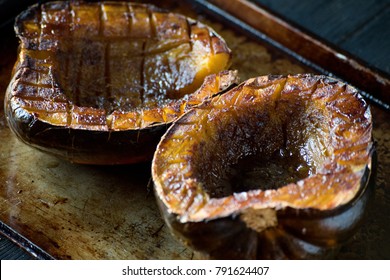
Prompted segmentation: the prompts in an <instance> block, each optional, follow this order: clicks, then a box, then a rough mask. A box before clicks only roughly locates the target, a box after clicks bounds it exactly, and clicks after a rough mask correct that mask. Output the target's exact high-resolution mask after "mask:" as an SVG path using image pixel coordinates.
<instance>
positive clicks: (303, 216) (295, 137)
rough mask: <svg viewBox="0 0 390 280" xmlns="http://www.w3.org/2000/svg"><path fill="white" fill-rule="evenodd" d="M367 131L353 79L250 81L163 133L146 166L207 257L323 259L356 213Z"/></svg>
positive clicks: (349, 229) (352, 226)
mask: <svg viewBox="0 0 390 280" xmlns="http://www.w3.org/2000/svg"><path fill="white" fill-rule="evenodd" d="M371 133H372V121H371V114H370V110H369V107H368V105H367V104H366V103H365V102H364V100H363V99H362V98H361V97H360V95H359V93H358V91H357V90H356V89H354V88H353V87H351V86H348V85H346V84H344V83H342V82H339V81H337V80H334V79H331V78H328V77H324V76H315V75H296V76H264V77H258V78H254V79H250V80H248V81H246V82H244V83H242V84H241V85H239V86H237V87H235V88H233V89H231V90H230V91H228V92H226V93H224V94H221V95H218V96H216V97H214V98H213V99H212V100H209V101H206V102H204V103H203V104H201V105H199V106H198V107H196V108H193V109H192V110H191V111H189V112H188V113H187V114H185V115H184V116H183V117H181V118H180V119H179V120H177V121H176V122H175V123H174V125H173V126H172V127H171V128H170V129H169V130H168V131H167V133H166V134H165V135H164V137H163V138H162V140H161V142H160V143H159V145H158V148H157V151H156V153H155V155H154V159H153V164H152V174H153V181H154V184H155V191H156V197H157V201H158V203H159V205H160V207H161V209H162V213H163V215H164V217H165V219H166V221H167V223H168V225H170V227H171V228H172V230H173V231H174V232H175V233H176V234H177V235H179V236H180V238H181V239H183V240H184V242H185V243H187V244H189V245H191V246H193V247H194V249H195V250H198V251H201V252H203V253H204V254H206V255H207V256H208V257H210V258H321V257H325V256H327V255H328V254H329V252H330V251H332V250H334V249H335V248H337V247H338V246H339V245H340V244H341V243H342V242H344V241H345V240H347V239H348V238H350V237H351V235H352V234H353V232H354V231H355V230H356V227H357V225H358V224H359V223H360V221H361V219H362V216H363V213H364V209H365V207H366V204H367V201H368V198H369V194H370V193H371V191H370V190H369V189H370V188H369V187H368V185H369V182H371V183H372V180H373V177H374V176H373V175H372V173H373V151H374V148H373V142H372V134H371ZM370 180H371V181H370ZM202 235H204V236H203V237H202ZM244 238H246V240H247V241H244V240H243V239H244ZM202 244H208V245H209V246H206V245H202ZM212 244H213V245H212ZM224 246H226V248H225V247H224ZM229 246H230V247H232V248H231V249H229ZM266 248H268V249H266ZM286 248H287V249H286Z"/></svg>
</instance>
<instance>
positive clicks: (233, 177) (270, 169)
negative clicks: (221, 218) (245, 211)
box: [210, 148, 312, 197]
mask: <svg viewBox="0 0 390 280" xmlns="http://www.w3.org/2000/svg"><path fill="white" fill-rule="evenodd" d="M311 174H312V170H311V167H310V166H309V165H308V163H307V162H306V161H305V160H304V159H303V158H302V157H301V156H299V155H297V154H296V153H292V152H291V151H289V150H287V149H284V148H281V149H280V150H277V151H275V152H274V153H273V154H272V155H271V156H270V157H268V158H267V157H263V156H258V155H257V156H249V157H245V158H241V159H239V160H238V162H237V163H235V164H233V165H232V166H230V167H229V168H227V170H226V172H225V174H224V176H223V177H221V180H220V181H219V182H218V186H216V187H215V188H214V189H213V192H212V193H211V194H210V195H211V196H212V197H223V196H226V195H231V194H232V193H239V192H246V191H249V190H255V189H261V190H268V189H277V188H279V187H282V186H285V185H287V184H289V183H296V182H297V181H299V180H302V179H304V178H306V177H308V176H309V175H311Z"/></svg>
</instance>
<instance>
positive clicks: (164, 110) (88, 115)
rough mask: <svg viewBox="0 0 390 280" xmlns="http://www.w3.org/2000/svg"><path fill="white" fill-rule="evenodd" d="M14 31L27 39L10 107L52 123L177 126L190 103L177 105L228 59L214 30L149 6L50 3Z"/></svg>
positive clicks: (105, 126)
mask: <svg viewBox="0 0 390 280" xmlns="http://www.w3.org/2000/svg"><path fill="white" fill-rule="evenodd" d="M15 28H16V33H17V36H18V37H19V39H20V41H21V45H20V52H19V57H18V61H17V63H16V65H15V69H14V77H13V80H12V81H11V84H10V88H9V91H10V92H9V94H8V95H9V96H8V99H9V101H8V102H9V103H10V105H9V106H10V110H12V111H13V112H16V114H15V116H14V118H16V119H17V118H25V117H26V115H33V116H34V118H35V119H37V120H40V121H43V122H47V123H50V124H53V125H55V126H62V127H70V128H76V129H87V130H126V129H139V128H144V127H147V126H149V125H150V124H155V123H166V122H170V121H172V120H173V119H175V118H176V117H177V116H178V115H180V114H181V113H182V112H183V110H184V109H183V108H184V107H185V106H186V105H187V103H186V102H185V101H187V100H184V101H183V100H182V101H181V102H179V103H177V102H176V101H177V100H179V99H182V98H183V97H184V98H186V97H185V96H186V95H187V94H191V93H193V92H194V91H196V89H198V88H199V87H200V86H201V85H202V83H203V80H204V78H205V77H206V76H207V75H209V74H213V73H218V72H219V71H221V70H224V69H226V68H227V67H228V65H229V61H230V50H229V49H228V47H227V46H226V44H225V42H224V41H223V39H221V38H220V37H219V36H218V35H217V34H216V33H215V32H214V31H213V30H211V29H210V28H209V27H207V26H205V25H203V24H201V23H199V22H198V21H195V20H192V19H190V18H187V17H185V16H182V15H179V14H175V13H170V12H166V11H163V10H160V9H158V8H156V7H154V6H152V5H146V4H135V3H129V2H99V3H86V2H77V1H72V2H68V1H58V2H49V3H46V4H42V5H40V6H38V5H36V6H32V7H31V8H29V9H28V10H26V11H25V12H23V13H22V14H21V15H20V16H19V17H18V18H17V20H16V25H15Z"/></svg>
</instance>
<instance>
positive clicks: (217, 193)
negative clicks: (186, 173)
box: [194, 102, 329, 198]
mask: <svg viewBox="0 0 390 280" xmlns="http://www.w3.org/2000/svg"><path fill="white" fill-rule="evenodd" d="M291 106H297V108H296V110H295V112H294V114H295V115H294V116H289V114H288V113H285V112H286V111H284V110H282V108H279V110H276V111H272V112H266V111H257V110H264V108H259V109H257V108H253V107H255V106H252V107H248V108H240V109H237V110H238V111H237V110H236V111H235V112H232V111H231V112H229V111H227V112H224V113H222V114H219V113H218V114H217V115H215V116H213V122H215V123H218V125H217V126H214V125H213V124H212V122H211V121H210V115H211V114H209V117H208V118H207V120H209V123H208V124H203V125H204V126H208V129H207V130H204V132H205V135H203V136H202V138H203V139H206V140H203V141H201V142H200V144H199V145H197V146H196V148H195V151H194V154H195V155H196V158H197V161H198V163H196V165H195V168H194V170H195V174H197V175H196V176H197V180H199V181H200V182H202V186H203V188H204V190H205V191H206V193H208V194H209V195H210V197H212V198H219V197H224V196H229V195H232V194H233V193H239V192H246V191H249V190H255V189H261V190H268V189H277V188H280V187H282V186H285V185H287V184H289V183H296V182H297V181H299V180H301V179H304V178H306V177H308V176H310V175H312V174H315V173H316V171H317V169H319V168H321V166H322V165H323V163H324V161H325V160H326V158H327V157H328V156H329V151H328V148H329V139H328V138H327V137H326V136H325V135H326V134H327V133H326V129H327V126H326V125H325V124H324V122H323V120H322V118H321V117H320V115H319V114H318V113H319V112H318V111H317V112H316V111H315V110H316V109H314V110H312V109H311V108H309V109H307V110H306V107H307V106H306V105H305V104H303V103H302V104H300V103H299V102H295V103H294V105H291ZM267 108H269V107H267ZM240 110H241V111H240ZM290 111H291V110H290ZM228 115H229V117H228Z"/></svg>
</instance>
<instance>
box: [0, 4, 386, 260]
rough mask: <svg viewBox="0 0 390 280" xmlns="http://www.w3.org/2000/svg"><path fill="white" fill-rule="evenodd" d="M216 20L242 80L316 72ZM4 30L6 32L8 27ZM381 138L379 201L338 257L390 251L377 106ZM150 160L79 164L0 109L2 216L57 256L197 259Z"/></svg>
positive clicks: (3, 75) (10, 50) (4, 71)
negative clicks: (31, 139) (158, 194)
mask: <svg viewBox="0 0 390 280" xmlns="http://www.w3.org/2000/svg"><path fill="white" fill-rule="evenodd" d="M168 7H169V8H175V9H177V8H178V9H179V10H180V11H181V12H184V13H187V14H190V15H191V16H198V17H199V18H200V19H201V20H202V21H206V22H207V23H209V24H211V25H212V26H213V27H214V28H215V29H216V30H217V31H218V32H219V33H220V34H221V35H222V36H223V37H224V38H225V39H226V40H227V42H228V45H229V46H230V47H231V48H232V50H233V53H234V58H233V64H232V68H235V69H239V70H240V75H241V78H242V79H246V78H249V77H253V76H258V75H265V74H287V73H303V72H310V71H311V70H310V69H306V68H304V67H303V66H301V65H299V64H298V63H297V62H295V61H294V60H293V59H291V58H289V57H286V56H285V55H283V54H281V53H279V52H278V51H275V50H273V49H270V47H269V46H266V45H263V44H262V43H260V42H257V41H253V40H250V39H249V38H247V37H246V36H245V35H244V34H237V33H234V32H233V31H231V30H229V29H227V28H226V27H223V26H222V25H220V24H219V23H217V22H213V21H210V20H209V19H204V18H203V17H202V16H200V15H196V14H194V12H193V11H192V10H191V9H190V8H188V7H184V8H182V7H176V6H170V4H169V5H168ZM3 35H4V34H3ZM16 48H17V42H16V40H15V38H14V35H13V34H12V33H10V34H5V36H3V37H2V39H1V44H0V93H1V95H0V102H2V101H3V97H4V95H3V93H4V91H5V89H6V86H7V84H8V82H9V78H10V73H11V68H12V65H13V63H14V62H15V59H16V58H15V55H16ZM372 112H373V116H374V121H375V125H374V136H375V139H376V141H377V142H378V162H379V164H378V179H377V188H376V196H375V203H374V204H373V206H372V208H371V209H370V212H369V216H368V218H367V219H366V222H365V223H364V225H363V226H362V227H361V229H360V230H359V232H358V233H357V234H356V235H355V237H354V238H353V239H352V240H351V242H349V243H348V244H346V245H345V246H344V247H343V248H342V249H341V251H340V254H339V255H338V258H343V259H344V258H345V259H389V258H390V245H389V244H390V242H389V241H390V223H389V221H390V219H389V218H388V215H387V213H389V210H390V183H389V182H390V174H389V170H390V141H389V140H390V124H389V123H388V119H389V117H390V113H389V112H386V111H383V110H382V109H380V108H377V107H372ZM149 180H150V164H149V163H146V164H140V165H131V166H116V167H115V166H114V167H112V166H111V167H105V166H83V165H75V164H71V163H68V162H65V161H62V160H59V159H57V158H55V157H52V156H49V155H46V154H43V153H41V152H39V151H36V150H34V149H32V148H30V147H28V146H26V145H24V144H22V143H21V142H20V141H19V140H18V139H16V137H15V136H14V135H13V134H12V133H11V131H10V130H9V128H8V126H7V124H6V120H5V117H4V111H3V108H2V106H1V109H0V220H1V221H2V222H3V223H4V224H6V225H8V226H9V227H11V228H12V229H13V230H15V231H16V232H18V233H19V234H21V235H22V236H24V237H26V238H27V239H28V240H30V241H31V242H33V243H34V244H36V245H37V246H38V247H40V248H41V249H43V250H44V251H46V252H47V253H48V254H50V255H51V256H53V257H54V258H57V259H191V258H194V254H193V252H192V251H191V250H189V249H188V248H185V247H184V246H183V245H181V243H180V242H178V241H177V240H176V239H175V238H173V237H172V236H171V234H170V232H169V230H168V228H167V227H166V226H165V225H164V222H163V220H162V219H161V216H160V213H159V211H158V209H157V206H156V204H155V200H154V197H153V192H151V190H150V187H148V185H149Z"/></svg>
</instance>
